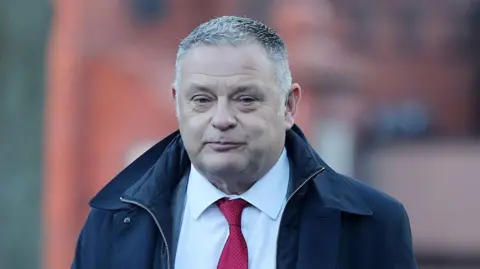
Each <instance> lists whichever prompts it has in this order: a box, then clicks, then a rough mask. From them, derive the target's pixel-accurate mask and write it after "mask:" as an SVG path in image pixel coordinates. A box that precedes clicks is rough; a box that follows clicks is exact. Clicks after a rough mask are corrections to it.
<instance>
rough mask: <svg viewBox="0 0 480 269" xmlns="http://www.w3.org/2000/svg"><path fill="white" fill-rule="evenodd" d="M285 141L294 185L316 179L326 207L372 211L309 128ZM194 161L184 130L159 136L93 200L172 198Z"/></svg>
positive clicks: (104, 203)
mask: <svg viewBox="0 0 480 269" xmlns="http://www.w3.org/2000/svg"><path fill="white" fill-rule="evenodd" d="M285 146H286V148H287V153H288V158H289V160H290V165H291V171H292V177H291V178H292V182H291V183H290V185H291V189H293V190H294V189H296V188H298V187H299V186H300V185H302V184H303V183H304V181H305V180H306V179H307V178H309V177H312V176H313V175H315V174H317V173H318V171H321V170H324V171H323V172H321V173H318V175H315V176H313V178H312V179H311V181H312V184H311V185H313V186H314V189H315V190H316V191H317V192H318V194H319V196H320V197H321V201H322V205H321V206H323V207H327V208H332V209H337V210H340V211H343V212H347V213H351V214H359V215H371V214H372V211H371V210H370V208H369V207H368V206H367V204H366V203H365V202H364V200H363V198H362V197H361V196H359V195H358V194H357V192H356V191H355V189H354V187H353V186H352V183H351V179H348V178H346V177H344V176H342V175H339V174H337V173H336V172H335V171H333V169H331V168H330V167H328V165H327V164H326V163H325V162H324V161H323V160H322V159H321V158H320V157H319V156H318V154H317V153H316V152H315V151H314V149H313V148H312V146H311V145H310V144H309V143H308V141H307V139H306V137H305V135H304V134H303V132H302V131H301V130H300V128H298V126H296V125H294V126H293V127H292V129H291V130H289V131H287V135H286V141H285ZM189 166H190V160H189V158H188V155H187V153H186V151H185V148H184V147H183V143H182V139H181V136H180V132H179V131H176V132H174V133H172V134H171V135H169V136H168V137H166V138H165V139H163V140H162V141H160V142H158V143H157V144H156V145H154V146H153V147H152V148H150V149H149V150H148V151H147V152H145V153H144V154H143V155H142V156H140V157H139V158H138V159H136V160H135V161H134V162H133V163H132V164H130V165H129V166H128V167H127V168H125V169H124V170H123V171H122V172H120V173H119V174H118V175H117V176H116V177H115V178H114V179H113V180H112V181H111V182H110V183H108V184H107V186H105V187H104V188H103V190H101V191H100V192H99V193H98V194H97V195H96V196H95V197H94V198H93V199H92V201H91V202H90V206H92V207H95V208H101V209H106V210H116V209H121V208H125V207H128V206H129V205H127V204H125V203H122V202H121V201H120V197H122V196H123V197H126V198H128V199H133V200H136V201H138V202H140V203H142V204H144V205H145V206H149V207H155V206H156V205H158V204H159V203H160V204H165V203H166V204H170V201H171V199H172V196H173V193H175V190H176V187H177V185H178V182H179V181H180V179H181V178H182V176H183V175H184V173H185V171H186V170H187V169H188V167H189Z"/></svg>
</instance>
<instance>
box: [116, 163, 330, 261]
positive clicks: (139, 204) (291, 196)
mask: <svg viewBox="0 0 480 269" xmlns="http://www.w3.org/2000/svg"><path fill="white" fill-rule="evenodd" d="M324 170H325V167H322V168H321V169H320V170H318V171H316V172H315V173H313V174H312V175H311V176H310V177H308V178H307V180H305V181H304V182H303V183H302V184H301V185H300V186H298V188H297V189H295V190H294V191H293V192H292V194H291V195H290V196H289V197H288V198H287V200H286V202H285V208H286V207H287V205H288V202H289V201H290V200H291V199H292V198H293V196H295V194H296V193H297V192H298V191H299V190H300V189H301V188H302V187H303V186H305V184H307V182H309V181H310V180H311V179H312V178H314V177H315V176H316V175H318V174H320V173H321V172H323V171H324ZM120 201H122V202H124V203H128V204H133V205H136V206H139V207H141V208H143V209H145V210H146V211H147V212H148V213H149V214H150V216H152V218H153V220H154V221H155V224H156V225H157V228H158V230H159V231H160V234H161V235H162V239H163V242H164V243H165V249H166V252H167V269H170V250H169V248H168V243H167V238H166V237H165V233H164V232H163V229H162V227H161V226H160V223H159V222H158V220H157V218H156V217H155V214H153V212H152V211H151V210H150V209H149V208H148V207H146V206H145V205H143V204H141V203H139V202H136V201H132V200H127V199H125V198H123V197H120ZM282 217H283V215H282ZM281 222H282V221H281V220H280V227H282V226H281V225H282V224H281ZM279 235H280V229H279V230H278V235H277V251H278V236H279ZM276 267H277V259H275V267H274V268H276Z"/></svg>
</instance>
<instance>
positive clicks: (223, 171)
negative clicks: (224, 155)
mask: <svg viewBox="0 0 480 269" xmlns="http://www.w3.org/2000/svg"><path fill="white" fill-rule="evenodd" d="M203 166H204V167H205V168H206V170H207V171H208V172H209V173H211V174H216V175H228V174H232V173H238V172H240V171H243V170H244V165H241V162H238V161H237V162H233V161H230V160H218V161H214V160H208V161H206V162H204V163H203Z"/></svg>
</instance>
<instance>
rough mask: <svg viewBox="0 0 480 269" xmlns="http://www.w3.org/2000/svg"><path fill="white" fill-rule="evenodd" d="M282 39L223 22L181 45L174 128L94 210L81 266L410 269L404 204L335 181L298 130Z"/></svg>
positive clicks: (79, 255)
mask: <svg viewBox="0 0 480 269" xmlns="http://www.w3.org/2000/svg"><path fill="white" fill-rule="evenodd" d="M300 93H301V90H300V86H299V85H298V84H296V83H294V84H292V82H291V74H290V70H289V66H288V59H287V52H286V48H285V45H284V43H283V41H282V39H281V38H280V37H279V36H278V35H277V34H276V33H275V32H274V30H272V29H270V28H267V27H266V26H265V25H263V24H261V23H259V22H256V21H253V20H250V19H246V18H239V17H221V18H217V19H214V20H211V21H209V22H206V23H204V24H202V25H200V26H199V27H198V28H196V29H195V30H194V31H193V32H192V33H191V34H190V35H189V36H188V37H187V38H185V39H184V40H183V41H182V42H181V44H180V46H179V50H178V54H177V62H176V79H175V83H174V84H173V88H172V95H173V97H174V99H175V102H176V108H177V116H178V122H179V126H180V128H179V129H180V130H179V131H177V132H175V133H173V134H171V135H170V136H169V137H167V138H165V139H164V140H162V141H160V142H159V143H158V144H157V145H155V146H154V147H152V148H151V149H150V150H148V151H147V152H146V153H145V154H144V155H142V156H141V157H139V158H138V159H137V160H136V161H135V162H133V163H132V164H131V165H130V166H129V167H127V168H126V169H125V170H124V171H122V172H121V173H120V174H119V175H118V176H117V177H116V178H114V179H113V180H112V181H111V182H110V183H109V184H108V185H107V186H106V187H105V188H104V189H103V190H102V191H101V192H100V193H99V194H98V195H97V196H96V197H95V198H94V199H93V200H92V201H91V203H90V205H91V207H92V210H91V212H90V215H89V217H88V220H87V222H86V224H85V226H84V228H83V229H82V232H81V234H80V237H79V240H78V245H77V250H76V253H75V259H74V262H73V268H76V269H100V268H102V269H104V268H115V269H121V268H135V269H147V268H155V269H173V268H176V269H192V268H201V269H215V268H216V269H227V268H228V269H247V268H250V269H269V268H272V269H273V268H278V269H293V268H299V269H313V268H324V269H334V268H342V269H367V268H368V269H375V268H378V269H394V268H399V269H400V268H401V269H413V268H417V265H416V262H415V258H414V254H413V250H412V241H411V232H410V225H409V220H408V217H407V214H406V212H405V209H404V208H403V206H402V205H401V204H400V203H399V202H397V201H396V200H394V199H392V198H390V197H388V196H387V195H385V194H382V193H381V192H379V191H377V190H374V189H373V188H371V187H368V186H367V185H364V184H362V183H361V182H359V181H356V180H353V179H350V178H347V177H345V176H342V175H340V174H337V173H336V172H335V171H333V170H332V169H331V168H329V167H328V166H327V165H326V164H325V163H324V162H323V161H322V160H321V159H320V157H319V156H318V155H317V153H315V151H314V150H313V149H312V147H311V146H310V144H309V143H308V141H307V139H306V138H305V136H304V135H303V133H302V131H301V130H300V129H299V128H298V127H297V126H296V125H294V120H295V116H296V113H297V106H298V103H299V100H300Z"/></svg>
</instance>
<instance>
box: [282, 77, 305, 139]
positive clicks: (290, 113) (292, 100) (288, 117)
mask: <svg viewBox="0 0 480 269" xmlns="http://www.w3.org/2000/svg"><path fill="white" fill-rule="evenodd" d="M301 97H302V89H301V88H300V85H298V84H297V83H294V84H292V86H290V90H289V94H288V96H287V100H286V102H285V129H286V130H288V129H290V128H292V126H293V124H295V117H296V115H297V106H298V103H299V102H300V98H301Z"/></svg>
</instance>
